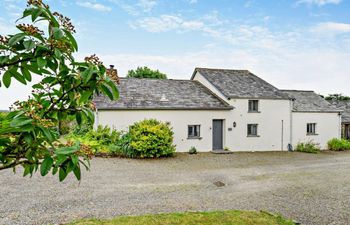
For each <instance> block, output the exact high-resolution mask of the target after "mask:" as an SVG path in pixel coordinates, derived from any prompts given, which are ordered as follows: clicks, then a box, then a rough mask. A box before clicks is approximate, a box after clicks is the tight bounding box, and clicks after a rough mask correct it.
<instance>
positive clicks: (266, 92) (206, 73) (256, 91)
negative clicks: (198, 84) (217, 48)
mask: <svg viewBox="0 0 350 225" xmlns="http://www.w3.org/2000/svg"><path fill="white" fill-rule="evenodd" d="M196 72H199V73H200V74H201V75H202V76H203V77H204V78H205V79H207V80H208V81H209V82H210V83H211V84H213V85H214V86H215V87H216V88H217V89H218V90H219V91H220V92H221V93H222V94H223V95H225V96H226V97H227V98H265V99H289V97H288V96H287V95H285V94H284V93H283V92H281V91H280V90H279V89H277V88H276V87H274V86H273V85H271V84H269V83H268V82H266V81H264V80H263V79H261V78H259V77H257V76H256V75H254V74H252V73H251V72H249V71H248V70H230V69H209V68H196V69H195V70H194V72H193V75H192V78H191V79H193V78H194V75H195V73H196Z"/></svg>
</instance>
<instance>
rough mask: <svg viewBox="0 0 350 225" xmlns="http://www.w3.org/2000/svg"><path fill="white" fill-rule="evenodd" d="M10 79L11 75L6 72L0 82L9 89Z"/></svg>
mask: <svg viewBox="0 0 350 225" xmlns="http://www.w3.org/2000/svg"><path fill="white" fill-rule="evenodd" d="M11 78H12V75H11V73H10V71H9V70H8V71H6V72H5V73H4V75H3V76H2V82H3V83H4V85H5V87H6V88H8V87H10V85H11Z"/></svg>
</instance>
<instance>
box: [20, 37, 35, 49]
mask: <svg viewBox="0 0 350 225" xmlns="http://www.w3.org/2000/svg"><path fill="white" fill-rule="evenodd" d="M23 45H24V47H25V48H26V50H27V51H30V50H32V49H33V48H35V42H34V41H33V40H31V39H30V40H28V41H24V42H23Z"/></svg>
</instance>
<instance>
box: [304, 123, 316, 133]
mask: <svg viewBox="0 0 350 225" xmlns="http://www.w3.org/2000/svg"><path fill="white" fill-rule="evenodd" d="M306 134H309V135H310V134H311V135H312V134H316V123H308V124H307V125H306Z"/></svg>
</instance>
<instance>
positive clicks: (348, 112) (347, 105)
mask: <svg viewBox="0 0 350 225" xmlns="http://www.w3.org/2000/svg"><path fill="white" fill-rule="evenodd" d="M328 102H329V103H331V104H332V105H333V106H334V107H336V108H337V109H339V110H343V112H342V116H341V120H342V123H350V100H342V101H337V100H329V101H328Z"/></svg>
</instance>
